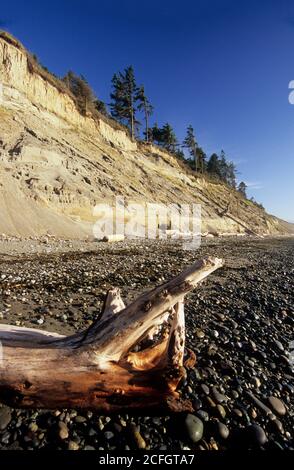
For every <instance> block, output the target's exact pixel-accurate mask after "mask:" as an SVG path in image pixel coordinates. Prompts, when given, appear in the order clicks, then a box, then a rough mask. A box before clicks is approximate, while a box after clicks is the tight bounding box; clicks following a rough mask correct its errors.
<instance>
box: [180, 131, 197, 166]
mask: <svg viewBox="0 0 294 470" xmlns="http://www.w3.org/2000/svg"><path fill="white" fill-rule="evenodd" d="M182 147H184V148H187V149H188V150H189V153H190V155H191V157H192V158H193V160H194V170H195V171H198V169H199V168H198V167H199V165H198V153H197V148H198V144H197V142H196V137H195V134H194V129H193V127H192V126H191V124H190V125H189V126H188V128H187V135H186V137H185V140H184V142H183V145H182Z"/></svg>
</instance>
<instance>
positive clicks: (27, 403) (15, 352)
mask: <svg viewBox="0 0 294 470" xmlns="http://www.w3.org/2000/svg"><path fill="white" fill-rule="evenodd" d="M222 264H223V263H222V260H220V259H217V258H207V259H204V260H201V261H198V262H197V263H195V264H194V265H193V266H191V267H189V268H188V269H186V270H185V271H184V272H182V273H181V274H179V275H178V276H177V277H175V278H173V279H172V280H170V281H168V282H166V283H164V284H162V285H160V286H159V287H156V288H155V289H153V290H151V291H149V292H147V293H144V294H142V295H140V296H139V297H138V298H137V299H136V300H135V301H134V302H132V303H131V304H130V305H128V306H125V305H124V303H123V301H122V299H121V297H120V292H119V290H118V289H112V290H111V291H109V293H108V295H107V298H106V300H105V303H104V307H103V309H102V313H101V316H100V318H99V320H97V321H96V322H95V323H93V325H91V326H90V328H88V329H87V330H86V331H83V332H81V333H77V334H74V335H71V336H67V337H66V336H62V335H58V334H54V333H49V332H46V331H41V330H36V329H32V328H19V327H15V326H12V325H0V341H1V343H2V356H3V357H2V361H1V363H0V401H2V402H5V403H7V404H10V405H13V406H17V407H45V408H60V407H77V408H94V409H99V410H101V411H103V412H110V411H116V410H120V409H122V408H124V407H127V408H133V409H134V408H139V409H140V408H143V407H151V408H158V407H161V408H164V407H167V406H169V407H170V408H172V409H175V410H176V409H184V408H185V407H186V408H187V404H184V403H181V401H180V395H179V393H178V391H177V388H178V385H179V382H180V380H181V379H182V377H183V373H184V368H183V365H184V347H185V319H184V302H183V301H184V296H185V295H186V294H187V293H188V292H189V291H191V290H192V289H193V288H194V287H195V286H196V284H197V283H199V282H200V281H202V280H203V279H204V278H205V277H207V276H208V275H209V274H210V273H212V272H213V271H215V270H216V269H218V268H219V267H221V266H222ZM167 319H169V321H170V327H169V331H168V332H167V328H164V330H163V332H161V335H158V337H159V339H158V340H157V342H156V341H155V342H154V343H153V344H152V346H151V347H150V346H149V347H145V348H144V341H143V340H145V339H146V338H149V343H150V338H151V337H152V338H153V337H154V335H155V334H156V333H158V330H159V329H160V328H161V327H162V325H163V323H164V322H166V321H167ZM135 346H137V348H135ZM138 346H139V350H138V351H137V352H135V350H137V349H138ZM140 347H141V349H140ZM190 363H191V358H190ZM188 408H189V406H188Z"/></svg>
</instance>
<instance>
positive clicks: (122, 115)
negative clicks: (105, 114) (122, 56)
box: [110, 66, 138, 139]
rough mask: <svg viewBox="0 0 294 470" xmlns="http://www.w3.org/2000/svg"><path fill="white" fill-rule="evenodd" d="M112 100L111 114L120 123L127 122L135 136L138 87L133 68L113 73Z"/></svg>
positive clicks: (133, 136)
mask: <svg viewBox="0 0 294 470" xmlns="http://www.w3.org/2000/svg"><path fill="white" fill-rule="evenodd" d="M112 89H113V90H112V93H111V95H110V97H111V99H112V102H111V104H110V108H111V114H112V116H113V117H114V118H116V119H118V120H119V121H120V122H122V123H127V125H128V126H129V129H130V131H131V136H132V139H134V138H135V127H136V125H137V124H138V121H136V101H137V99H138V98H137V96H138V87H137V85H136V80H135V74H134V69H133V67H132V66H129V67H127V68H126V69H125V70H124V72H119V73H117V74H114V76H113V78H112Z"/></svg>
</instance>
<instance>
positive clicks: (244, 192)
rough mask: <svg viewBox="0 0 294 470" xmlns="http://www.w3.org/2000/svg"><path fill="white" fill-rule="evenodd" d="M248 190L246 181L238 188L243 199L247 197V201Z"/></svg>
mask: <svg viewBox="0 0 294 470" xmlns="http://www.w3.org/2000/svg"><path fill="white" fill-rule="evenodd" d="M246 190H247V185H246V183H244V181H241V183H239V186H238V191H239V193H241V194H242V196H243V197H245V198H246V199H247V194H246Z"/></svg>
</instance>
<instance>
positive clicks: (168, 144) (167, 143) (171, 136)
mask: <svg viewBox="0 0 294 470" xmlns="http://www.w3.org/2000/svg"><path fill="white" fill-rule="evenodd" d="M161 140H162V145H163V147H164V148H166V149H167V150H168V151H169V152H174V153H175V151H176V147H177V145H178V142H177V138H176V134H175V132H174V130H173V128H172V126H171V125H170V124H169V123H168V122H167V123H166V124H165V125H164V126H163V128H162V129H161Z"/></svg>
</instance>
